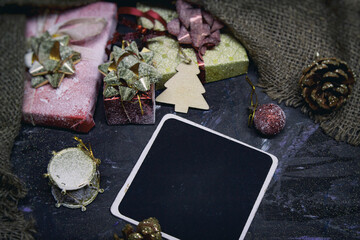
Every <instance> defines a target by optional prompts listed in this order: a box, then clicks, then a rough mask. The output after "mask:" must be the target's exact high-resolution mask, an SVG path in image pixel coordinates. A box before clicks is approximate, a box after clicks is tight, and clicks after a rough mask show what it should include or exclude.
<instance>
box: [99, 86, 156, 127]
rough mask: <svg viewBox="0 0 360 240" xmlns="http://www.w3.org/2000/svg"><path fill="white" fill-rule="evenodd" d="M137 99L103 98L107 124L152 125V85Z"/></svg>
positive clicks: (153, 120) (153, 97)
mask: <svg viewBox="0 0 360 240" xmlns="http://www.w3.org/2000/svg"><path fill="white" fill-rule="evenodd" d="M139 98H140V102H139ZM139 98H138V97H137V96H135V97H134V98H133V99H132V100H131V101H122V100H121V98H120V97H112V98H104V107H105V115H106V120H107V123H108V124H109V125H116V124H154V123H155V87H154V84H152V85H151V88H150V90H149V91H147V92H144V93H140V94H139ZM140 104H141V105H140Z"/></svg>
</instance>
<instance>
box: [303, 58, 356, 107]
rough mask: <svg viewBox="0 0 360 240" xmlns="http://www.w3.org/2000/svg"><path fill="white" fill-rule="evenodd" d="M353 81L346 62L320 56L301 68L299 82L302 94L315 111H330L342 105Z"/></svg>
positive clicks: (353, 77)
mask: <svg viewBox="0 0 360 240" xmlns="http://www.w3.org/2000/svg"><path fill="white" fill-rule="evenodd" d="M354 83H355V75H354V73H353V72H352V71H351V69H350V68H349V67H348V65H347V64H346V62H344V61H341V60H338V59H336V58H322V59H319V60H317V61H314V62H313V63H312V64H311V65H310V66H308V67H307V68H305V69H304V70H303V75H302V77H301V78H300V81H299V84H300V87H301V89H302V96H303V97H304V99H305V102H306V103H307V104H308V105H309V107H310V108H311V109H312V110H313V111H315V112H330V111H333V110H336V109H338V108H339V107H340V106H342V105H343V104H344V103H345V102H346V100H347V98H348V97H349V95H350V93H351V90H352V87H353V85H354Z"/></svg>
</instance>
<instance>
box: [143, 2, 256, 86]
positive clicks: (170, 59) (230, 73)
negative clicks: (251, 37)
mask: <svg viewBox="0 0 360 240" xmlns="http://www.w3.org/2000/svg"><path fill="white" fill-rule="evenodd" d="M137 8H138V9H139V10H141V11H143V12H145V11H148V10H150V9H151V10H153V11H155V12H157V13H158V14H159V15H160V16H161V17H163V18H164V19H165V20H166V21H167V22H169V21H171V20H172V19H174V18H176V17H177V13H176V12H175V11H173V10H169V9H165V8H160V7H150V6H147V5H144V4H139V3H138V4H137ZM139 24H141V25H142V26H144V27H146V28H153V24H152V23H151V21H149V20H148V19H146V18H139ZM154 29H157V30H164V27H163V26H162V25H161V24H160V23H159V22H157V21H156V22H155V26H154ZM220 38H221V42H220V44H219V45H218V46H216V47H214V48H212V49H210V50H207V51H206V53H205V55H204V56H203V58H204V63H205V82H207V83H209V82H214V81H219V80H222V79H226V78H230V77H235V76H238V75H241V74H244V73H247V70H248V66H249V59H248V56H247V54H246V50H245V48H244V47H243V46H242V45H241V44H240V43H239V42H238V41H237V40H236V39H235V38H234V37H233V36H232V35H231V34H228V33H222V34H220ZM148 48H149V49H150V50H151V51H153V52H154V62H155V65H156V68H157V69H158V71H159V72H160V73H161V74H162V79H161V80H160V81H159V82H158V83H157V89H162V88H164V84H165V82H166V81H167V80H168V79H170V78H171V77H172V76H173V75H174V74H175V73H176V67H177V66H178V65H179V63H180V62H181V61H183V60H184V56H183V54H182V53H181V52H180V48H179V44H178V42H177V41H176V40H174V39H172V38H170V37H165V36H161V37H156V38H153V39H150V40H149V41H148ZM183 50H184V52H185V54H186V55H187V57H189V58H190V59H191V60H192V61H195V62H197V60H196V54H195V51H194V50H193V49H192V48H183Z"/></svg>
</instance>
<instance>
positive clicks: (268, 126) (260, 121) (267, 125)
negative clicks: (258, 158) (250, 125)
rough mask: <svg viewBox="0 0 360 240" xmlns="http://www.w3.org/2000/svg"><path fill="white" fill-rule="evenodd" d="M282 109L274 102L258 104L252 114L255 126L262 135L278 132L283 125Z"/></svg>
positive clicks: (284, 120) (283, 114)
mask: <svg viewBox="0 0 360 240" xmlns="http://www.w3.org/2000/svg"><path fill="white" fill-rule="evenodd" d="M285 122H286V116H285V113H284V111H283V110H282V109H281V108H280V107H279V106H278V105H276V104H272V103H269V104H263V105H261V106H259V107H258V108H257V109H256V111H255V115H254V126H255V128H256V129H257V130H258V131H259V132H261V133H262V134H264V135H267V136H273V135H276V134H278V133H279V132H280V131H281V130H282V129H283V128H284V126H285Z"/></svg>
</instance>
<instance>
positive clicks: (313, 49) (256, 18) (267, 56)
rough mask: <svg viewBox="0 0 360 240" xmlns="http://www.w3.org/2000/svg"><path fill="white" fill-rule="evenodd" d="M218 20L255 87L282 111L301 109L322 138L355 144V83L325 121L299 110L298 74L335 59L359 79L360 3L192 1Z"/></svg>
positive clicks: (359, 93)
mask: <svg viewBox="0 0 360 240" xmlns="http://www.w3.org/2000/svg"><path fill="white" fill-rule="evenodd" d="M192 1H193V2H195V3H198V4H200V5H203V6H204V8H205V9H206V10H208V11H209V12H211V13H212V14H213V15H215V16H217V17H218V18H219V19H220V20H222V21H223V22H224V23H225V24H226V25H227V26H228V27H229V28H230V29H231V30H232V31H233V33H234V35H235V36H236V37H237V38H238V39H239V40H240V41H241V42H242V44H243V45H244V46H245V48H246V49H247V50H248V52H249V55H250V57H251V58H252V60H253V61H254V62H255V65H256V66H257V68H258V72H259V86H261V87H263V89H264V91H265V92H266V93H267V94H268V95H269V96H270V97H271V98H273V99H276V100H278V101H279V102H285V104H286V105H287V106H293V107H301V109H302V111H303V112H305V113H307V114H309V116H310V117H312V118H313V119H314V120H315V121H317V122H320V126H321V127H322V129H323V130H324V131H325V133H326V134H328V135H330V136H331V137H334V138H335V139H336V140H339V141H346V142H348V143H350V144H353V145H359V144H360V84H359V83H358V81H359V80H358V79H357V83H356V84H355V87H354V89H353V93H352V96H351V97H350V99H349V100H348V102H347V103H346V105H345V106H344V107H342V108H341V109H339V111H337V112H335V113H332V114H330V115H329V116H320V115H314V114H312V113H311V112H310V110H309V108H307V107H306V106H305V105H304V101H303V99H302V97H301V95H300V88H299V86H298V82H299V79H300V76H301V71H302V69H303V68H305V67H306V66H307V65H308V64H310V63H311V62H312V61H314V60H315V59H316V56H317V54H318V55H319V56H320V57H322V56H323V57H337V58H339V59H342V60H344V61H346V62H347V63H348V65H349V66H350V68H351V69H352V70H353V71H354V72H355V73H356V74H359V72H360V71H359V65H360V1H358V0H344V1H341V0H340V1H331V0H330V1H325V0H320V1H312V0H304V1H297V0H273V1H261V0H241V1H240V0H239V1H236V0H224V1H218V0H206V1H205V0H192Z"/></svg>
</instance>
